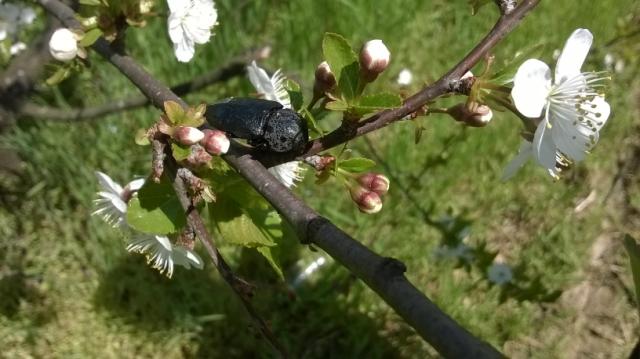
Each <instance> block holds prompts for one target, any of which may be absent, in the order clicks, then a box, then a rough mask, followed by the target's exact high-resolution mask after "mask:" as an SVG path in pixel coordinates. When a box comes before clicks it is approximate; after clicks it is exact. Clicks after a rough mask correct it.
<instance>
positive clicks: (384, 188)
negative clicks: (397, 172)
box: [358, 172, 390, 196]
mask: <svg viewBox="0 0 640 359" xmlns="http://www.w3.org/2000/svg"><path fill="white" fill-rule="evenodd" d="M358 183H360V184H361V185H362V187H364V188H365V189H368V190H370V191H373V192H375V193H377V194H378V195H380V196H382V195H384V194H386V193H387V192H388V191H389V183H390V182H389V179H388V178H387V176H385V175H383V174H380V173H373V172H369V173H365V174H363V175H362V176H360V177H358Z"/></svg>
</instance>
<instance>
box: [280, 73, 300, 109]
mask: <svg viewBox="0 0 640 359" xmlns="http://www.w3.org/2000/svg"><path fill="white" fill-rule="evenodd" d="M284 88H285V89H286V90H287V92H288V93H289V98H290V99H291V107H293V109H294V110H296V111H300V109H301V108H302V104H303V103H304V98H303V96H302V90H300V85H298V83H297V82H295V81H293V80H290V79H287V80H286V81H285V83H284Z"/></svg>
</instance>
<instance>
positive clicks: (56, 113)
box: [18, 46, 270, 121]
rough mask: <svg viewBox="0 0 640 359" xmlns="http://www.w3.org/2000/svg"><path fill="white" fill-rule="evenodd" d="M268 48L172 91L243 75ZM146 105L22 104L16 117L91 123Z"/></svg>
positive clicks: (128, 101)
mask: <svg viewBox="0 0 640 359" xmlns="http://www.w3.org/2000/svg"><path fill="white" fill-rule="evenodd" d="M269 50H270V49H269V47H268V46H263V47H260V48H258V49H255V50H251V51H249V52H247V53H246V54H243V55H240V56H237V57H236V58H234V59H232V60H231V61H229V62H228V63H227V64H225V65H223V66H222V67H220V68H218V69H216V70H213V71H210V72H207V73H205V74H203V75H200V76H197V77H195V78H193V79H191V80H189V81H187V82H183V83H181V84H178V85H176V86H173V87H171V91H172V92H173V93H175V94H176V95H178V96H183V95H186V94H189V93H191V92H195V91H198V90H201V89H203V88H205V87H207V86H210V85H212V84H214V83H217V82H224V81H227V80H229V79H231V78H233V77H235V76H239V75H243V74H244V73H245V68H246V66H247V63H249V62H251V61H253V60H261V59H264V58H266V57H267V56H268V54H269ZM148 104H149V99H148V98H147V97H146V96H143V95H139V96H134V97H128V98H125V99H120V100H114V101H111V102H110V103H106V104H103V105H99V106H95V107H87V108H75V109H59V108H55V107H49V106H40V105H38V104H35V103H31V102H29V103H23V104H21V105H20V106H19V110H18V112H19V115H21V116H28V117H33V118H39V119H44V120H51V121H82V120H92V119H96V118H98V117H101V116H106V115H109V114H112V113H115V112H120V111H129V110H133V109H136V108H140V107H144V106H147V105H148Z"/></svg>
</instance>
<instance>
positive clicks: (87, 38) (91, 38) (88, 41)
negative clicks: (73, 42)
mask: <svg viewBox="0 0 640 359" xmlns="http://www.w3.org/2000/svg"><path fill="white" fill-rule="evenodd" d="M100 36H102V30H100V29H99V28H97V27H96V28H93V29H91V30H89V31H87V32H86V33H85V34H84V36H83V37H82V40H80V42H79V44H80V46H82V47H89V46H91V45H93V43H94V42H96V40H98V38H99V37H100Z"/></svg>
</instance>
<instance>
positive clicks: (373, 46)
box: [360, 40, 391, 82]
mask: <svg viewBox="0 0 640 359" xmlns="http://www.w3.org/2000/svg"><path fill="white" fill-rule="evenodd" d="M390 59H391V53H390V52H389V49H387V46H385V44H384V43H383V42H382V40H370V41H367V42H366V43H365V44H364V45H363V46H362V49H361V50H360V66H361V69H362V75H363V77H364V79H365V80H367V81H369V82H371V81H373V80H375V79H376V77H377V76H378V74H380V73H381V72H382V71H384V70H385V69H386V68H387V66H389V61H390Z"/></svg>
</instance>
